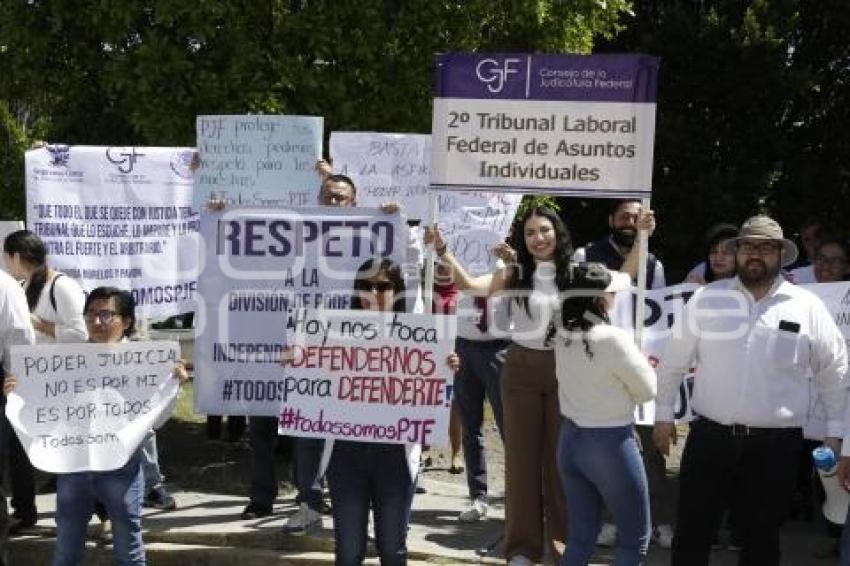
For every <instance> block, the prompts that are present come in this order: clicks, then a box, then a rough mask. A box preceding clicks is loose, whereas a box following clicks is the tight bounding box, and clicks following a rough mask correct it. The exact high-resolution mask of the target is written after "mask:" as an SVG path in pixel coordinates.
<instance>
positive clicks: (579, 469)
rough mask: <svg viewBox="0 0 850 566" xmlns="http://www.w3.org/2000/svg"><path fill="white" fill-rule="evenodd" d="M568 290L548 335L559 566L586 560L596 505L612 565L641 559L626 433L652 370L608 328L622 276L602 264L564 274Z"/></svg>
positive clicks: (637, 460)
mask: <svg viewBox="0 0 850 566" xmlns="http://www.w3.org/2000/svg"><path fill="white" fill-rule="evenodd" d="M572 282H573V287H574V288H573V290H572V292H570V293H568V294H566V298H565V299H564V301H563V303H562V304H561V322H562V327H561V328H560V329H559V330H558V331H557V333H555V332H554V331H552V334H554V338H553V342H554V348H555V372H556V375H557V377H558V398H559V402H560V407H561V414H562V415H563V417H564V420H563V423H562V425H561V432H560V438H559V442H558V471H559V472H560V475H561V482H562V485H563V487H564V494H565V496H566V503H567V508H568V509H569V510H570V523H569V529H568V538H567V549H566V552H565V554H564V557H563V560H562V562H561V564H562V565H565V566H584V565H586V564H587V563H588V561H589V560H590V558H591V556H592V555H593V551H594V548H595V545H596V536H597V534H598V533H599V526H600V513H601V511H602V509H603V504H604V507H605V508H607V509H609V510H610V511H611V513H612V514H613V515H614V522H615V523H616V525H617V546H616V559H615V562H614V564H616V566H637V565H639V564H643V563H644V561H645V560H646V552H647V547H648V546H649V536H650V517H649V515H650V513H649V489H648V486H647V479H646V471H645V470H644V467H643V462H642V461H641V457H640V450H639V448H638V444H637V440H636V438H635V432H634V422H635V417H634V415H635V408H636V406H637V405H639V404H643V403H645V402H647V401H649V400H650V399H653V398H654V397H655V393H656V387H657V384H656V377H655V372H654V371H653V369H652V368H651V367H650V365H649V363H648V362H647V359H646V356H645V355H644V354H643V353H642V352H641V351H640V350H639V349H638V348H637V346H635V344H634V342H633V340H632V337H631V336H630V335H629V333H628V332H626V331H625V330H622V329H620V328H617V327H614V326H611V324H610V322H609V319H608V311H609V310H610V309H611V308H612V306H613V303H614V294H615V293H616V292H617V291H621V290H625V289H628V288H629V287H630V285H631V281H630V279H629V276H628V275H627V274H625V273H620V272H616V271H609V270H608V269H606V268H605V267H604V266H603V265H602V264H598V263H586V264H580V265H577V266H574V267H573V269H572Z"/></svg>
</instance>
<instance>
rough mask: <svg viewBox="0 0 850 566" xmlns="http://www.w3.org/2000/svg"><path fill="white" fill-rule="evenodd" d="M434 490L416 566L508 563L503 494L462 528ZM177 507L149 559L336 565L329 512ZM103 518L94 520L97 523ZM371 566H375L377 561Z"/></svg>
mask: <svg viewBox="0 0 850 566" xmlns="http://www.w3.org/2000/svg"><path fill="white" fill-rule="evenodd" d="M424 485H425V487H426V489H427V490H428V493H426V494H424V495H417V496H416V498H415V500H414V509H413V514H412V524H411V529H410V535H409V548H410V552H411V559H412V563H443V564H462V563H490V564H500V563H503V559H502V558H501V554H500V552H501V548H500V540H501V538H500V537H501V530H502V526H503V518H504V509H503V507H502V504H501V498H500V497H497V498H496V499H495V500H494V504H493V505H492V507H491V512H490V516H489V517H488V519H487V520H486V521H483V522H481V523H478V524H475V525H461V524H460V523H458V522H457V520H456V516H457V513H458V512H460V511H461V510H462V509H463V508H464V506H465V505H466V494H465V489H463V487H459V486H458V485H457V484H453V483H446V482H443V481H439V480H430V479H426V480H425V482H424ZM176 496H177V499H178V503H179V509H178V510H177V511H173V512H159V511H147V512H146V514H145V521H144V526H145V540H146V546H147V547H148V549H149V553H150V563H151V564H152V565H154V566H156V565H160V564H163V565H170V564H175V565H178V564H179V565H180V566H192V565H195V564H208V565H219V564H221V565H224V564H234V563H236V562H241V563H244V564H246V565H247V564H251V565H252V566H253V565H265V564H330V563H332V559H333V554H332V553H333V533H332V530H331V526H332V525H331V519H330V517H325V518H324V525H323V528H322V529H321V530H320V531H316V532H314V533H313V534H312V535H311V536H308V537H292V536H284V535H283V534H282V533H281V530H280V527H281V525H282V524H283V521H284V519H285V517H286V516H287V515H288V514H289V513H290V512H291V511H292V510H293V509H294V503H293V501H292V499H291V498H288V497H287V498H281V499H280V500H279V504H278V505H277V506H276V507H275V516H274V517H272V518H269V519H262V520H256V521H241V520H239V519H238V515H239V512H240V511H241V510H242V507H243V506H244V504H245V500H244V499H243V498H241V497H236V496H231V495H212V494H202V493H194V492H177V493H176ZM54 501H55V500H54V498H53V497H52V496H49V495H42V496H39V501H38V504H39V508H40V510H41V515H40V521H39V527H38V528H37V529H35V530H33V531H31V534H30V536H26V537H19V538H17V539H15V540H14V542H13V543H12V558H13V561H12V562H11V563H12V564H14V565H15V566H18V565H21V566H25V565H43V564H47V563H48V562H49V556H50V553H51V552H52V547H53V538H52V537H53V534H54V523H53V509H54ZM96 523H97V520H96V519H95V520H93V522H92V526H94V525H95V524H96ZM90 546H91V550H90V552H89V556H90V558H91V559H93V560H90V561H89V562H87V564H89V563H91V564H101V563H102V564H108V563H109V556H108V552H105V551H104V550H105V549H102V548H100V549H99V548H96V547H95V545H94V544H91V545H90ZM824 547H825V539H824V538H823V536H822V535H821V530H820V529H819V527H818V526H817V525H816V524H814V523H797V522H795V523H790V524H789V525H788V527H787V528H786V530H785V532H784V533H783V551H784V554H785V556H784V560H783V564H787V565H794V566H819V565H829V564H837V561H835V560H820V559H817V558H815V556H814V554H815V553H816V552H818V551H819V550H820V549H822V548H824ZM736 557H737V555H736V553H734V552H730V551H725V550H724V551H717V552H715V554H714V555H713V558H712V564H716V565H718V566H732V565H734V564H735V563H736V561H737V558H736ZM668 560H669V555H668V553H667V552H666V551H664V550H661V549H658V548H655V547H653V548H652V549H651V555H650V561H649V565H650V566H661V565H666V564H667V563H668ZM373 563H376V562H375V561H373ZM593 564H599V565H603V564H604V565H609V564H613V556H612V554H611V552H610V551H608V550H605V549H600V551H599V552H598V554H597V556H596V557H595V558H594V561H593Z"/></svg>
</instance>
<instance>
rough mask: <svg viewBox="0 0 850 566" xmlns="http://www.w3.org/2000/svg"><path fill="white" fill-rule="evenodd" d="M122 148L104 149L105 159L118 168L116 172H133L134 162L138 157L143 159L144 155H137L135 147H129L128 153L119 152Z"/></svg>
mask: <svg viewBox="0 0 850 566" xmlns="http://www.w3.org/2000/svg"><path fill="white" fill-rule="evenodd" d="M123 149H126V148H123V147H109V148H107V149H106V158H107V159H108V160H109V162H110V163H112V164H114V165H115V166H116V167H118V170H119V171H120V172H122V173H125V174H126V173H130V172H132V171H133V167H135V165H136V161H138V159H139V158H140V157H144V156H145V154H144V153H139V152H137V151H136V148H135V147H131V148H130V151H121V150H123Z"/></svg>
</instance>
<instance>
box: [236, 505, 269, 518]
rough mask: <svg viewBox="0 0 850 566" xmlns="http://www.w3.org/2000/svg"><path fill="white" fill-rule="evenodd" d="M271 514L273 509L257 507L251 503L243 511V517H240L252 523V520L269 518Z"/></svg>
mask: <svg viewBox="0 0 850 566" xmlns="http://www.w3.org/2000/svg"><path fill="white" fill-rule="evenodd" d="M271 514H272V508H271V507H257V506H256V505H254V504H253V503H249V504H248V506H247V507H245V509H244V510H243V511H242V515H240V517H242V519H244V520H246V521H250V520H251V519H262V518H263V517H268V516H269V515H271Z"/></svg>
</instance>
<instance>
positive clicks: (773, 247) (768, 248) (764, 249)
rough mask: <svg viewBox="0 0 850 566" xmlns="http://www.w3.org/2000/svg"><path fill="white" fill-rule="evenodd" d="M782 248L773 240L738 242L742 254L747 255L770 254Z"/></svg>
mask: <svg viewBox="0 0 850 566" xmlns="http://www.w3.org/2000/svg"><path fill="white" fill-rule="evenodd" d="M779 249H780V247H779V244H775V243H773V242H764V243H762V244H753V243H750V242H744V243H742V244H738V251H739V252H741V253H742V254H746V255H756V254H758V255H761V256H765V255H770V254H772V253H775V252H778V251H779Z"/></svg>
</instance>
